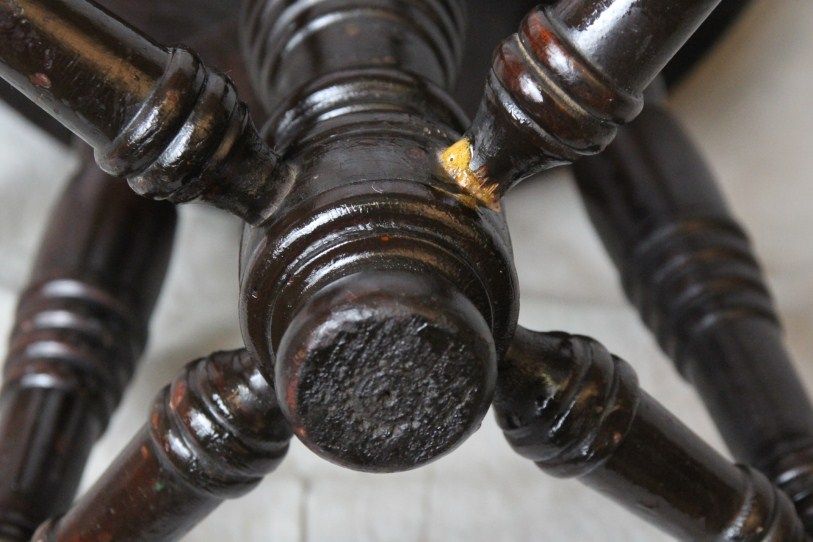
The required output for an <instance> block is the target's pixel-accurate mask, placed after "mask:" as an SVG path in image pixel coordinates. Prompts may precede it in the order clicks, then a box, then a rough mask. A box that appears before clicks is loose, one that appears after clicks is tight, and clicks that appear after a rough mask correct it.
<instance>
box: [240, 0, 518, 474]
mask: <svg viewBox="0 0 813 542" xmlns="http://www.w3.org/2000/svg"><path fill="white" fill-rule="evenodd" d="M368 5H369V2H366V1H363V2H362V1H357V0H355V1H344V2H338V3H337V2H329V1H316V2H308V3H305V2H288V1H280V0H255V1H253V2H248V3H247V5H246V8H245V10H244V18H243V26H242V29H243V31H244V33H243V38H242V39H243V46H244V50H245V52H246V56H247V62H248V64H249V66H250V67H251V71H252V73H253V74H254V75H255V76H256V77H255V84H256V85H257V86H258V87H257V91H258V94H259V95H260V96H262V97H263V98H264V100H265V103H266V106H267V107H269V108H273V107H274V106H277V107H276V109H275V112H274V113H273V114H272V115H271V118H270V121H269V123H268V125H267V128H266V132H267V134H268V139H269V141H270V142H271V144H272V146H273V148H274V149H275V150H276V151H277V152H279V154H280V155H281V156H282V157H283V159H284V160H285V162H286V163H287V164H289V165H290V167H291V169H292V170H293V171H295V172H296V175H295V180H294V187H293V189H292V191H291V196H290V197H289V198H288V199H287V200H286V202H285V205H283V207H282V208H281V209H280V211H279V212H278V213H277V215H276V216H275V217H274V218H273V219H272V220H270V221H269V222H268V223H266V224H264V225H263V226H262V227H260V228H250V229H247V230H246V233H245V235H244V238H243V247H242V254H241V307H240V317H241V327H242V329H243V335H244V338H245V340H246V345H247V347H248V348H249V349H250V350H251V351H252V352H253V353H254V354H255V355H256V356H257V357H258V359H259V360H261V362H262V367H263V368H264V370H265V371H266V372H267V373H269V375H270V374H274V373H275V374H277V375H278V376H279V380H280V383H281V385H280V387H279V389H278V390H277V392H278V394H280V402H281V403H282V404H283V405H284V408H285V409H286V415H287V416H288V417H289V419H290V420H291V422H292V425H293V426H294V427H295V429H296V433H297V436H298V437H299V438H300V439H301V440H303V442H305V443H306V444H307V445H308V446H310V447H311V448H312V449H314V450H316V451H317V453H319V454H320V455H323V456H324V457H327V458H328V459H330V460H331V461H334V462H337V463H340V464H342V465H344V466H348V467H351V468H355V469H360V470H368V471H369V470H372V471H394V470H404V469H408V468H414V467H416V466H419V465H421V464H424V463H426V462H428V461H430V460H432V459H434V458H436V457H438V456H440V455H441V454H442V453H446V452H448V451H449V450H451V449H452V448H454V447H455V446H456V445H457V444H459V443H460V442H461V441H462V440H463V439H464V438H466V437H467V436H468V435H470V434H471V433H472V432H473V431H474V430H475V429H476V428H477V427H478V426H479V424H480V420H481V419H482V416H483V413H484V411H485V408H486V407H485V405H487V404H488V403H489V402H490V397H491V394H492V391H493V383H490V382H491V376H490V375H492V374H493V366H492V364H493V363H494V360H493V359H492V358H493V354H492V353H491V352H492V351H493V352H495V353H496V356H501V355H502V354H503V353H504V352H505V349H506V348H507V346H508V341H509V340H510V337H511V334H512V333H513V327H514V325H515V324H516V317H517V290H516V277H515V272H514V269H513V265H512V263H511V252H510V250H511V249H510V241H509V238H508V235H507V228H506V226H505V221H504V217H503V216H502V215H501V214H500V213H498V212H496V211H495V210H493V209H489V208H485V207H477V208H474V207H473V206H471V205H470V203H469V202H470V198H467V197H466V196H467V194H466V193H465V192H464V191H462V190H461V189H460V188H458V187H457V186H456V185H454V184H453V183H449V182H448V180H447V179H446V177H445V175H444V174H443V172H442V171H440V168H439V167H438V162H437V156H438V152H439V150H440V149H442V148H444V147H446V146H448V145H449V143H451V142H452V141H454V139H455V138H457V137H459V135H460V131H461V129H462V128H463V126H465V119H464V118H463V116H462V114H461V113H460V112H459V110H458V108H457V107H456V106H455V104H454V103H453V102H452V101H451V99H450V98H449V97H448V95H447V90H448V89H449V88H450V87H451V85H452V83H453V80H454V74H455V72H456V70H457V66H456V63H455V62H453V60H455V59H456V58H457V57H458V56H459V53H458V51H459V49H460V44H461V43H462V37H463V36H462V32H461V28H462V26H463V21H462V12H463V3H462V2H460V1H459V0H443V1H440V2H438V1H431V2H428V1H420V2H401V1H394V0H381V1H377V2H375V5H376V6H377V7H380V9H376V10H372V9H362V8H366V7H367V6H368ZM306 8H307V9H306ZM336 10H339V13H340V15H341V16H338V15H336V16H334V15H335V14H336ZM278 21H289V22H290V24H287V25H283V24H275V23H276V22H278ZM322 23H325V25H324V26H321V25H322ZM328 23H329V24H328ZM357 28H364V29H368V30H366V31H364V32H356V31H355V30H354V29H357ZM373 28H374V29H375V31H374V32H373V31H372V30H371V29H373ZM292 36H305V38H303V39H302V40H294V41H293V42H292V38H291V37H292ZM289 44H291V45H289ZM289 48H290V50H289ZM348 49H352V54H351V53H349V52H348ZM282 53H285V55H286V56H285V58H284V61H283V59H282V58H281V57H280V56H279V55H280V54H282ZM439 85H443V86H444V87H445V88H441V86H439ZM339 283H341V284H344V285H345V286H344V287H345V288H346V289H347V290H348V291H358V292H365V294H364V295H365V296H367V297H366V299H373V298H376V296H379V295H380V300H379V301H377V306H378V308H377V309H376V310H372V309H371V311H370V312H369V313H368V314H367V316H366V317H365V319H363V322H362V323H360V324H359V325H360V327H359V328H358V329H355V330H354V329H352V326H351V325H350V323H349V320H348V319H349V318H350V315H349V314H348V313H347V311H345V310H344V309H343V308H342V307H343V305H342V304H341V303H338V301H337V304H336V305H333V304H332V303H331V302H328V300H333V301H335V299H334V298H333V297H332V296H330V295H328V293H326V292H334V291H335V290H333V285H335V284H339ZM385 284H386V285H387V286H384V285H385ZM435 284H444V285H446V286H444V287H443V288H440V289H439V288H438V287H437V286H433V285H435ZM370 285H378V286H376V287H377V288H380V289H381V290H380V292H376V291H375V288H372V289H370V288H371V287H370ZM439 291H441V292H444V294H446V293H448V295H437V293H438V292H439ZM410 292H426V293H427V295H429V294H430V293H431V294H432V295H433V296H434V298H435V299H436V306H432V307H427V306H426V305H425V302H423V301H421V300H420V296H415V295H412V294H410ZM324 296H327V298H326V297H324ZM319 300H321V301H319ZM317 306H320V307H322V308H323V310H322V312H315V311H316V307H317ZM462 306H465V308H461V307H462ZM472 307H473V308H474V309H475V312H472V311H471V308H472ZM430 309H431V310H430ZM410 310H414V311H416V313H415V314H413V315H412V316H410V313H409V311H410ZM461 311H462V312H461ZM481 320H483V321H484V324H483V322H481ZM332 325H335V328H331V326H332ZM483 325H485V326H487V329H488V333H486V334H485V335H484V334H483V333H482V326H483ZM328 328H331V329H334V331H335V332H337V333H338V332H340V331H341V333H342V337H343V338H344V339H346V343H345V344H344V345H345V346H348V347H347V348H344V347H343V346H342V345H338V344H325V343H323V342H320V341H319V340H317V337H316V336H315V335H314V336H311V335H310V333H316V330H320V329H328ZM417 328H421V329H423V330H425V334H424V335H421V334H419V333H416V334H411V335H408V336H407V337H400V335H401V334H403V333H404V332H405V331H410V332H411V331H412V330H415V329H417ZM436 335H437V336H442V337H445V338H446V339H445V341H447V346H448V348H447V347H441V346H440V344H439V342H438V340H436V339H432V338H431V337H433V336H436ZM291 337H298V338H300V339H301V341H299V342H297V341H294V342H292V339H291ZM308 341H310V342H308ZM399 341H401V342H399ZM289 344H299V345H303V348H304V350H302V351H297V352H294V351H291V350H290V349H289V347H288V346H287V345H289ZM305 344H308V345H310V347H309V348H305V347H304V345H305ZM350 345H352V347H350ZM381 345H388V346H387V347H388V348H391V349H392V351H394V350H395V349H397V348H401V349H402V352H403V353H404V354H406V353H407V352H410V353H412V354H414V356H415V358H416V359H415V361H414V364H413V366H412V367H411V368H409V369H408V370H407V369H406V368H405V367H404V366H403V361H404V360H403V359H402V358H403V356H400V357H396V356H391V355H385V356H383V357H382V359H381V360H380V361H382V363H383V366H382V367H381V368H378V369H376V368H375V367H374V366H373V365H372V364H371V360H372V359H373V358H372V357H371V356H373V355H374V354H380V348H381V347H382V346H381ZM464 353H465V354H466V355H465V356H464V355H463V354H464ZM466 358H470V363H464V359H466ZM433 364H435V365H436V367H434V368H433V367H432V366H433ZM453 367H459V368H460V378H459V380H457V381H455V380H454V379H453V380H452V381H451V383H452V384H453V385H452V386H450V389H449V390H448V391H449V393H452V394H454V395H455V397H457V398H458V399H459V400H460V403H459V404H452V403H445V402H444V401H443V400H441V397H440V391H441V388H442V386H440V385H439V384H438V382H440V381H441V380H442V379H443V378H446V376H445V375H447V373H448V372H449V371H450V370H451V368H453ZM396 375H400V376H399V377H398V378H396ZM300 378H304V379H306V380H307V382H305V381H304V380H300ZM282 382H285V383H286V384H285V385H282ZM340 382H346V383H347V386H344V387H342V386H339V385H338V384H339V383H340ZM365 383H368V384H369V386H372V388H370V389H377V390H379V391H380V393H378V394H376V393H372V392H370V391H369V389H368V388H367V387H365V386H367V385H368V384H365ZM331 389H334V390H336V395H335V397H334V398H333V399H331V401H330V405H325V404H321V405H320V404H319V403H320V401H321V403H325V401H326V400H325V399H324V397H322V395H324V393H326V390H331ZM384 391H388V393H389V395H388V397H389V398H390V399H392V398H400V399H401V401H399V402H395V403H390V402H389V400H388V399H387V394H385V393H384ZM415 405H417V407H416V408H417V411H411V410H410V409H411V408H412V407H413V406H415ZM320 408H322V409H327V410H329V413H328V414H329V415H328V416H327V417H320V416H319V412H320V411H319V409H320ZM359 409H362V410H366V411H367V412H374V413H378V414H379V416H377V417H376V416H372V417H371V418H370V420H371V421H372V422H374V423H370V424H369V425H368V426H361V425H360V424H359V420H360V419H361V418H360V415H359ZM433 417H436V419H437V421H438V422H437V423H436V424H435V425H434V426H433V425H432V424H429V423H428V420H429V419H432V418H433ZM413 422H417V423H416V426H415V427H414V428H413V427H412V424H413ZM362 425H363V424H362ZM333 431H335V434H334V433H333ZM339 439H344V441H343V442H341V443H340V442H338V441H339Z"/></svg>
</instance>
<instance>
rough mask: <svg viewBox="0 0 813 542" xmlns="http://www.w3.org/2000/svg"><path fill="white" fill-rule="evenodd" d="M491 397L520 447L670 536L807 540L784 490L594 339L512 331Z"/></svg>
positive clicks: (516, 446) (523, 452)
mask: <svg viewBox="0 0 813 542" xmlns="http://www.w3.org/2000/svg"><path fill="white" fill-rule="evenodd" d="M494 405H495V408H496V411H497V417H498V420H499V422H500V425H501V426H502V428H503V431H504V432H505V436H506V437H507V439H508V441H509V442H510V443H511V445H512V446H513V447H514V449H515V450H516V451H517V452H518V453H520V454H521V455H523V456H525V457H527V458H529V459H531V460H532V461H534V462H536V463H537V465H538V466H539V467H540V468H542V469H543V470H545V471H547V472H549V473H551V474H553V475H555V476H562V477H578V478H579V479H580V480H581V481H582V482H584V483H585V484H587V485H589V486H591V487H593V488H595V489H597V490H599V491H601V492H602V493H604V494H606V495H608V496H609V497H610V498H612V499H613V500H615V501H616V502H618V503H620V504H622V505H623V506H625V507H627V508H629V509H630V510H631V511H632V512H634V513H636V514H638V515H639V516H641V517H643V518H644V519H646V520H648V521H651V522H652V523H654V524H656V525H658V526H659V527H661V528H662V529H664V530H665V531H667V532H669V533H671V534H672V535H674V536H677V537H679V538H681V539H688V540H730V541H734V540H737V541H740V540H748V541H757V540H761V541H774V542H780V541H781V542H790V541H802V540H806V538H805V534H804V531H803V528H802V525H801V522H800V521H799V519H798V517H797V516H796V514H795V512H794V510H793V506H792V504H791V502H790V501H789V500H788V498H787V496H785V495H784V494H782V493H781V492H779V491H778V490H777V489H776V488H774V487H773V486H772V485H771V484H770V482H768V480H767V479H766V478H765V476H764V475H762V474H761V473H759V472H757V471H755V470H752V469H750V468H748V467H741V466H735V465H733V464H732V463H730V462H729V461H727V460H726V459H724V458H723V457H722V456H721V455H720V454H718V453H717V452H715V451H714V450H713V449H712V448H711V447H709V446H708V445H707V444H706V443H704V442H703V441H702V440H701V439H700V438H699V437H698V436H697V435H695V434H694V433H692V432H691V431H690V430H689V429H688V428H687V427H686V426H684V425H683V424H682V423H681V422H680V421H679V420H678V419H677V418H675V417H674V416H672V415H671V414H670V413H669V412H668V411H667V410H666V409H665V408H664V407H662V406H661V405H660V404H659V403H658V402H657V401H655V400H654V399H653V398H652V397H650V396H649V395H647V394H646V393H644V392H642V391H640V390H639V388H638V383H637V378H636V376H635V373H634V371H633V370H632V368H631V367H630V366H629V365H628V364H627V363H626V362H624V361H623V360H621V359H619V358H617V357H615V356H613V355H612V354H610V353H609V352H608V351H607V350H606V349H605V348H604V347H603V346H601V345H600V344H599V343H597V342H596V341H594V340H592V339H589V338H587V337H577V336H572V335H567V334H564V333H534V332H531V331H528V330H526V329H521V328H520V329H518V330H517V333H516V335H515V336H514V342H513V343H512V345H511V349H510V350H509V352H508V355H507V356H506V358H505V360H504V361H503V365H502V367H501V370H500V376H499V379H498V384H497V396H496V399H495V403H494Z"/></svg>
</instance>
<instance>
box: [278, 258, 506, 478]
mask: <svg viewBox="0 0 813 542" xmlns="http://www.w3.org/2000/svg"><path fill="white" fill-rule="evenodd" d="M496 366H497V363H496V353H495V346H494V340H493V337H492V335H491V331H490V329H489V327H488V325H487V324H486V322H485V320H484V319H483V316H482V315H481V314H480V312H479V311H478V310H477V309H476V308H475V306H474V305H473V304H472V303H471V302H470V301H469V300H468V299H467V298H466V297H465V296H464V295H463V294H461V293H460V292H459V291H458V290H457V289H456V288H455V287H454V286H453V285H452V284H451V283H448V282H446V281H444V280H442V279H438V278H433V277H430V276H428V275H424V274H420V273H416V272H403V271H398V272H395V271H383V272H381V271H375V272H373V271H368V272H362V273H356V274H354V275H350V276H348V277H345V278H343V279H341V280H339V281H336V282H334V283H332V284H330V285H328V286H326V287H324V288H323V289H322V290H320V291H319V292H317V293H316V294H315V295H314V296H313V297H311V299H310V300H309V301H308V303H307V304H305V305H304V306H303V307H302V308H301V309H300V310H299V311H298V312H297V314H296V316H295V317H294V319H293V321H292V322H291V325H290V326H289V327H288V329H287V331H286V332H285V334H284V336H283V338H282V341H281V343H280V346H279V350H278V358H277V364H276V379H277V394H278V396H279V399H280V403H281V405H282V408H283V412H285V414H286V416H287V417H288V419H289V420H290V422H291V423H292V425H293V429H294V433H295V434H296V435H297V436H298V437H299V438H300V439H301V440H302V441H303V442H304V443H305V444H306V445H307V446H308V447H310V448H311V449H312V450H314V451H315V452H316V453H317V454H319V455H320V456H322V457H325V458H326V459H328V460H330V461H332V462H334V463H338V464H340V465H343V466H346V467H348V468H352V469H356V470H362V471H371V472H394V471H402V470H407V469H411V468H415V467H418V466H420V465H423V464H425V463H427V462H429V461H431V460H433V459H436V458H437V457H439V456H441V455H443V454H445V453H446V452H449V451H450V450H452V449H453V448H455V447H456V446H457V445H458V444H460V443H461V442H462V441H463V440H465V439H466V438H467V437H468V436H469V435H471V434H472V433H473V432H474V431H475V430H476V429H477V428H478V427H479V426H480V423H481V422H482V419H483V417H484V415H485V413H486V411H487V410H488V407H489V405H490V403H491V399H492V397H493V393H494V386H495V381H496Z"/></svg>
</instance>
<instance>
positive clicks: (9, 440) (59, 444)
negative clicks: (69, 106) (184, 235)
mask: <svg viewBox="0 0 813 542" xmlns="http://www.w3.org/2000/svg"><path fill="white" fill-rule="evenodd" d="M175 220H176V218H175V209H174V208H173V207H172V206H171V205H169V204H165V203H156V202H151V201H149V200H146V199H143V198H140V197H138V196H136V195H135V194H133V193H132V192H130V191H129V190H128V189H127V187H126V186H125V185H123V184H122V183H121V182H120V181H117V180H115V179H112V178H110V177H108V176H107V175H106V174H104V173H103V172H101V171H100V170H99V169H98V168H97V167H96V166H95V165H93V164H91V163H88V164H87V165H86V166H85V167H84V169H83V170H82V171H81V172H80V173H79V174H78V175H77V176H76V177H75V178H74V179H73V180H72V181H71V182H70V183H69V184H68V186H67V188H66V190H65V192H64V194H63V195H62V197H61V199H60V200H59V202H58V203H57V205H56V207H55V208H54V210H53V214H52V216H51V221H50V225H49V226H48V229H47V231H46V233H45V236H44V238H43V241H42V244H41V246H40V250H39V256H38V257H37V260H36V263H35V265H34V269H33V272H32V274H31V278H30V283H29V286H28V288H27V289H26V291H25V292H24V293H23V295H22V297H21V299H20V302H19V306H18V309H17V317H16V322H15V324H14V328H13V331H12V335H11V339H10V347H9V353H8V357H7V359H6V361H5V366H4V373H3V387H2V393H0V534H1V535H2V536H5V537H6V538H10V539H13V540H27V539H28V537H30V536H31V533H32V532H33V530H34V529H35V528H36V526H37V525H38V524H39V523H41V522H42V521H43V520H45V519H46V518H48V517H50V516H52V515H54V514H58V513H61V512H64V511H65V509H66V508H67V507H68V505H69V504H70V502H71V500H72V499H73V496H74V493H75V492H76V489H77V486H78V484H79V479H80V476H81V474H82V470H83V468H84V465H85V461H86V459H87V456H88V453H89V452H90V449H91V446H92V445H93V443H94V442H95V441H96V439H97V438H98V437H99V436H100V435H101V433H102V432H103V431H104V428H105V426H106V425H107V422H108V419H109V417H110V414H111V412H112V411H113V409H114V408H115V407H116V405H117V403H118V402H119V399H120V397H121V393H122V391H123V389H124V387H125V386H126V384H127V382H128V380H129V378H130V376H131V374H132V372H133V368H134V365H135V362H136V360H137V359H138V357H139V355H140V353H141V351H142V350H143V348H144V343H145V341H146V336H147V324H148V321H149V317H150V314H151V312H152V308H153V305H154V303H155V300H156V298H157V296H158V293H159V291H160V288H161V284H162V282H163V279H164V274H165V272H166V269H167V264H168V261H169V257H170V253H171V249H172V241H173V237H174V230H175Z"/></svg>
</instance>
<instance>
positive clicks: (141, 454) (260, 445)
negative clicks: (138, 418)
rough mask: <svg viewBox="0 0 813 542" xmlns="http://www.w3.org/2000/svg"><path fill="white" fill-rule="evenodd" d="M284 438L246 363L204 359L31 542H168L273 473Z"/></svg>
mask: <svg viewBox="0 0 813 542" xmlns="http://www.w3.org/2000/svg"><path fill="white" fill-rule="evenodd" d="M290 437H291V431H290V429H289V426H288V424H287V422H286V421H285V418H284V417H283V416H282V413H281V412H280V410H279V406H278V404H277V400H276V395H275V394H274V390H273V387H272V384H271V383H270V382H269V381H268V380H266V379H265V377H263V376H262V374H261V373H260V372H259V371H258V370H257V366H256V363H255V362H254V360H253V359H252V358H251V356H250V355H249V354H248V353H247V352H246V351H245V350H238V351H233V352H217V353H214V354H212V355H210V356H208V357H206V358H202V359H199V360H197V361H194V362H192V363H190V364H189V365H188V366H187V367H186V368H185V369H184V371H183V372H181V374H180V375H178V376H177V377H176V378H175V379H174V380H173V381H172V383H171V384H170V385H169V386H167V387H166V388H164V389H163V390H162V391H161V393H159V394H158V397H157V398H156V400H155V404H154V405H153V408H152V411H151V412H150V417H149V422H148V423H147V424H146V425H145V426H144V427H143V428H142V429H141V430H140V431H139V432H138V433H137V434H136V435H135V437H133V440H132V441H130V443H129V444H128V445H127V447H125V449H124V450H123V451H122V452H121V454H119V456H118V458H117V459H116V460H114V462H113V463H112V465H111V466H110V467H109V468H108V470H107V471H106V472H105V473H104V474H103V475H102V476H101V478H100V479H99V480H98V481H97V482H96V484H95V485H94V486H93V487H91V488H90V489H89V490H88V492H87V493H86V494H85V495H84V496H82V497H81V498H80V499H79V500H78V501H77V502H76V503H75V504H74V506H73V507H72V508H71V509H70V510H69V511H68V512H67V513H66V514H65V515H64V516H62V517H61V518H55V519H53V520H50V521H48V522H46V523H45V524H43V525H42V526H41V527H40V528H39V529H38V530H37V533H36V534H35V535H34V537H33V539H32V540H35V541H39V542H44V541H49V542H56V541H60V542H73V541H78V540H83V541H98V542H102V541H116V542H127V541H132V542H136V541H138V542H141V541H145V540H150V541H159V540H160V541H164V540H176V539H178V538H180V537H181V536H183V535H184V533H186V532H187V531H189V530H190V529H191V528H192V527H194V526H195V524H197V523H198V522H199V521H200V520H202V519H203V518H204V517H205V516H206V515H207V514H208V513H209V512H211V511H212V510H214V509H215V508H216V507H217V505H218V504H220V503H221V502H222V501H223V500H225V499H228V498H234V497H237V496H239V495H242V494H244V493H246V492H248V491H249V490H251V489H252V488H254V486H255V485H257V484H258V483H259V482H260V480H261V479H262V477H263V476H264V475H265V474H267V473H268V472H270V471H272V470H274V469H275V468H276V466H277V465H278V464H279V462H280V461H281V460H282V458H283V456H284V455H285V452H286V451H287V449H288V442H289V440H290Z"/></svg>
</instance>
